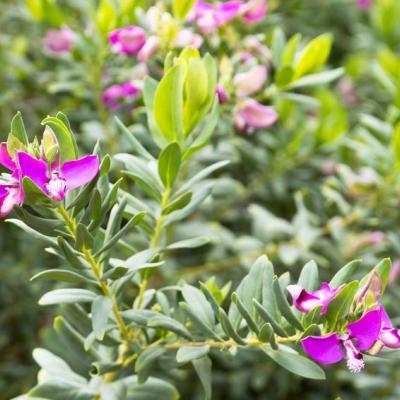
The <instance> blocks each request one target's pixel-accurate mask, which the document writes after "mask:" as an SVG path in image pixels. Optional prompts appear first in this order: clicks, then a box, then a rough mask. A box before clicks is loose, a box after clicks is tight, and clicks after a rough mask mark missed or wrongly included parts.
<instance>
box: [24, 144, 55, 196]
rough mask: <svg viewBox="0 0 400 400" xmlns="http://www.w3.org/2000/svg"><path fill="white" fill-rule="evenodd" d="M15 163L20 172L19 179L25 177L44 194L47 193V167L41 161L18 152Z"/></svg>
mask: <svg viewBox="0 0 400 400" xmlns="http://www.w3.org/2000/svg"><path fill="white" fill-rule="evenodd" d="M17 162H18V165H19V169H20V171H21V178H23V177H25V176H27V177H28V178H29V179H31V180H32V182H33V183H34V184H35V185H36V186H38V187H39V188H40V189H41V190H43V192H44V193H47V189H46V184H47V182H48V181H49V178H48V176H47V165H46V163H45V162H44V161H43V160H37V159H36V158H34V157H32V156H31V155H29V154H28V153H25V152H23V151H19V152H18V153H17Z"/></svg>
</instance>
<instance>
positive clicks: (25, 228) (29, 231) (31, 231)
mask: <svg viewBox="0 0 400 400" xmlns="http://www.w3.org/2000/svg"><path fill="white" fill-rule="evenodd" d="M6 222H9V223H11V224H13V225H16V226H18V228H21V229H22V230H23V231H25V232H26V233H27V234H28V235H30V236H32V237H34V238H36V239H38V240H41V241H42V242H44V243H47V244H49V245H50V246H55V245H56V244H57V241H56V239H55V238H53V237H50V236H46V235H43V234H42V233H40V232H37V231H35V230H34V229H32V228H31V227H29V226H28V225H26V224H25V222H22V221H20V220H19V219H6Z"/></svg>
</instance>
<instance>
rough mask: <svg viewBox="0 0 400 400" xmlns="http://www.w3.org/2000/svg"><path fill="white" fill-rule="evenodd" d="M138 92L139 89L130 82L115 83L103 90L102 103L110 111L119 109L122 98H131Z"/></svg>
mask: <svg viewBox="0 0 400 400" xmlns="http://www.w3.org/2000/svg"><path fill="white" fill-rule="evenodd" d="M139 94H140V89H139V88H138V87H136V86H135V85H133V84H132V83H131V82H129V81H128V82H124V83H122V84H115V85H112V86H110V87H108V88H107V89H106V90H105V91H104V92H103V103H104V105H105V106H106V107H107V108H108V109H109V110H111V111H116V110H118V109H120V108H121V107H122V105H123V102H124V100H132V99H134V98H136V97H137V96H138V95H139Z"/></svg>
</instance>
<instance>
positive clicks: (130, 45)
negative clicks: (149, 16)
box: [108, 25, 146, 56]
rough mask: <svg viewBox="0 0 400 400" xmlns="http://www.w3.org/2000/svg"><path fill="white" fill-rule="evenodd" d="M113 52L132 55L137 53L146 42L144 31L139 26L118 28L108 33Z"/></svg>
mask: <svg viewBox="0 0 400 400" xmlns="http://www.w3.org/2000/svg"><path fill="white" fill-rule="evenodd" d="M108 40H109V41H110V43H111V47H112V49H113V51H114V52H116V53H120V54H125V55H127V56H132V55H135V54H137V53H138V52H139V51H140V49H141V48H142V47H143V46H144V44H145V42H146V34H145V31H144V30H143V29H142V28H140V27H139V26H135V25H130V26H127V27H125V28H119V29H116V30H114V31H112V32H111V33H110V34H109V35H108Z"/></svg>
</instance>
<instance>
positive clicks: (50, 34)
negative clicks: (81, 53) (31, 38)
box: [46, 27, 76, 54]
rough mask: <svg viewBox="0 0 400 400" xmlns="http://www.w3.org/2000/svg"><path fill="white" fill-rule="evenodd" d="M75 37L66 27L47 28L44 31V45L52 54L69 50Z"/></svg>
mask: <svg viewBox="0 0 400 400" xmlns="http://www.w3.org/2000/svg"><path fill="white" fill-rule="evenodd" d="M75 39H76V38H75V33H74V32H73V31H71V29H69V28H68V27H64V28H61V29H58V30H56V29H49V30H48V31H47V33H46V47H47V50H48V51H50V52H51V53H54V54H57V53H65V52H69V51H71V50H72V48H73V46H74V43H75Z"/></svg>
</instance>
